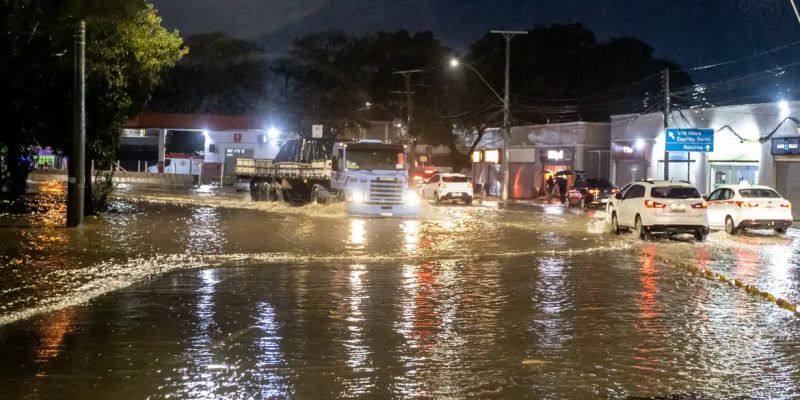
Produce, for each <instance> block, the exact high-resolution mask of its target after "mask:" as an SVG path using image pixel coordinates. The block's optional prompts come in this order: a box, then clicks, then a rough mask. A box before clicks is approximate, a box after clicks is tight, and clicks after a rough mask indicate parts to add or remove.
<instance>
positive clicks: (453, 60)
mask: <svg viewBox="0 0 800 400" xmlns="http://www.w3.org/2000/svg"><path fill="white" fill-rule="evenodd" d="M460 64H461V62H460V61H458V59H457V58H451V59H450V66H451V67H453V68H456V67H458V66H459V65H460Z"/></svg>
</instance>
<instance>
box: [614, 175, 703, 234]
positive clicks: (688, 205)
mask: <svg viewBox="0 0 800 400" xmlns="http://www.w3.org/2000/svg"><path fill="white" fill-rule="evenodd" d="M616 200H617V201H616V202H615V203H616V206H615V207H614V208H613V209H611V210H609V211H610V212H611V226H612V229H613V231H614V233H617V234H619V233H620V232H621V231H622V230H623V229H625V228H631V227H632V228H634V229H635V230H636V232H637V233H638V234H639V237H640V238H642V240H648V239H650V237H651V236H652V235H656V234H666V235H673V234H680V233H691V234H692V235H694V237H695V239H697V240H698V241H704V240H705V239H706V236H708V213H707V207H708V204H707V203H706V201H705V200H704V199H703V197H702V196H700V192H699V191H698V190H697V188H695V187H694V186H692V185H691V184H688V183H682V182H668V181H651V180H648V181H639V182H636V183H634V184H632V185H631V186H630V187H629V188H628V190H626V191H625V192H624V194H623V193H622V192H620V193H618V194H617V199H616Z"/></svg>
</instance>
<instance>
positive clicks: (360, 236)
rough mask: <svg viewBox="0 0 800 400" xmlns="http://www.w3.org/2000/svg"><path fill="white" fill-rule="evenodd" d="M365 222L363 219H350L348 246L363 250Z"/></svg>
mask: <svg viewBox="0 0 800 400" xmlns="http://www.w3.org/2000/svg"><path fill="white" fill-rule="evenodd" d="M366 225H367V221H365V220H363V219H352V220H351V221H350V244H351V245H354V246H355V248H357V249H363V248H364V245H365V244H366V243H367V231H366Z"/></svg>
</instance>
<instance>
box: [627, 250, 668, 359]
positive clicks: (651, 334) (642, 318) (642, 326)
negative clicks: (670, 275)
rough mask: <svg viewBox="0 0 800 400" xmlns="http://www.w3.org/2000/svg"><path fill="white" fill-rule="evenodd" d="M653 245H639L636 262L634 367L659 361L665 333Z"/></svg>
mask: <svg viewBox="0 0 800 400" xmlns="http://www.w3.org/2000/svg"><path fill="white" fill-rule="evenodd" d="M655 252H656V246H655V245H653V244H647V245H643V246H642V247H641V250H640V256H639V262H640V264H641V266H640V275H639V284H640V289H639V296H638V299H637V304H638V306H639V318H638V319H637V320H636V322H634V324H633V330H634V332H635V333H637V334H638V335H639V336H640V337H641V339H640V340H639V341H638V342H637V343H635V344H634V350H635V354H634V355H633V359H634V360H636V366H635V367H636V368H638V369H642V370H654V369H656V368H657V367H658V366H659V365H660V363H661V361H662V353H663V351H664V344H665V337H664V331H663V327H662V324H661V320H660V318H661V315H662V313H663V306H662V305H661V304H660V303H659V302H658V297H657V295H658V292H659V287H658V274H657V271H656V267H655V261H654V255H655Z"/></svg>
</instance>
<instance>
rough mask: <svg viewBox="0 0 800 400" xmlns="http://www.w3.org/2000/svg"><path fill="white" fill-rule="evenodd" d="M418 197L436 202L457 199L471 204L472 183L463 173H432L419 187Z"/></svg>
mask: <svg viewBox="0 0 800 400" xmlns="http://www.w3.org/2000/svg"><path fill="white" fill-rule="evenodd" d="M420 197H422V198H423V199H428V200H430V199H432V200H433V201H434V202H435V203H436V204H439V203H441V202H442V201H447V200H459V201H463V202H464V204H467V205H470V204H472V183H471V182H470V180H469V177H467V176H466V175H464V174H438V173H437V174H433V176H431V177H430V179H428V180H427V181H426V182H425V183H424V184H423V185H422V187H421V188H420Z"/></svg>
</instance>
